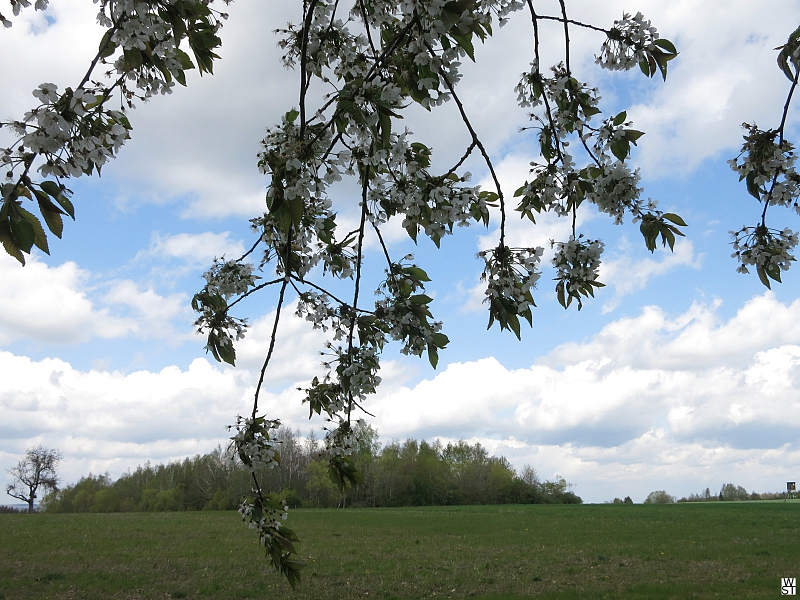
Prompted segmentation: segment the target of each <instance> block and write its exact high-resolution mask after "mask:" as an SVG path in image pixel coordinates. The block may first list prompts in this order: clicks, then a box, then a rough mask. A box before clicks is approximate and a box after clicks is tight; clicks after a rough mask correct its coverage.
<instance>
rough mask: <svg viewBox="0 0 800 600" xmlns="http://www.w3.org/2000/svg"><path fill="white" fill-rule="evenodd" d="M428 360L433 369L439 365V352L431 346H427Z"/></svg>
mask: <svg viewBox="0 0 800 600" xmlns="http://www.w3.org/2000/svg"><path fill="white" fill-rule="evenodd" d="M428 360H429V361H430V363H431V366H432V367H433V368H434V369H435V368H436V365H438V364H439V351H438V350H437V349H436V346H434V345H433V344H428Z"/></svg>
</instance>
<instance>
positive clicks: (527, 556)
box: [0, 502, 800, 600]
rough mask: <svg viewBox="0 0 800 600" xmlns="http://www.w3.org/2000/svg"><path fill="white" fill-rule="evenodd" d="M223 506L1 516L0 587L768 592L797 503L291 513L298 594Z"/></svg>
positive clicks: (776, 583)
mask: <svg viewBox="0 0 800 600" xmlns="http://www.w3.org/2000/svg"><path fill="white" fill-rule="evenodd" d="M237 517H238V515H236V513H233V512H226V513H220V512H217V513H213V512H203V513H198V512H194V513H191V512H189V513H125V514H56V515H46V514H45V515H33V516H28V515H0V599H3V600H17V599H23V598H24V599H28V598H37V599H38V598H75V599H78V598H87V599H95V598H98V599H99V598H115V599H129V598H130V599H132V598H187V599H191V598H208V599H211V598H220V599H222V598H226V599H227V598H297V599H298V600H299V599H311V600H324V599H329V598H330V599H333V598H383V599H391V598H394V599H400V598H402V599H405V598H409V599H416V598H480V599H484V600H489V599H496V600H500V599H503V600H521V599H523V598H532V597H535V598H634V599H635V598H676V599H684V598H713V597H731V596H736V597H740V598H774V597H777V596H780V577H800V503H783V502H764V503H749V502H742V503H733V502H730V503H708V504H678V505H586V506H569V505H533V506H464V507H436V508H404V509H364V510H358V509H348V510H295V511H292V512H291V521H292V527H294V528H295V529H296V530H297V531H298V533H299V535H300V537H301V539H303V540H304V542H305V543H304V544H303V545H302V547H301V548H302V549H301V555H302V557H303V558H304V559H306V560H307V561H308V562H309V566H308V567H307V568H306V570H305V571H304V576H303V584H302V586H301V587H300V588H299V589H298V590H297V591H296V592H292V591H291V589H290V588H289V586H288V584H287V583H286V582H285V581H284V580H282V579H280V578H279V577H278V576H277V575H275V573H274V572H272V571H270V570H268V569H267V567H266V562H265V560H264V558H263V553H262V551H260V550H259V548H258V546H257V545H256V543H255V535H254V534H253V532H252V531H249V530H248V529H247V528H246V527H245V526H244V525H242V524H241V522H240V521H239V520H238V518H237Z"/></svg>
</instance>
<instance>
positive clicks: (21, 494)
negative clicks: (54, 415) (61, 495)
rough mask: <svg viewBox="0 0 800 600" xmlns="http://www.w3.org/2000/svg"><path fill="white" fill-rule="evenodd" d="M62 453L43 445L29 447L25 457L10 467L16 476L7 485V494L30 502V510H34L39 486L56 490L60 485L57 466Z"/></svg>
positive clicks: (10, 471)
mask: <svg viewBox="0 0 800 600" xmlns="http://www.w3.org/2000/svg"><path fill="white" fill-rule="evenodd" d="M61 458H62V454H61V452H59V451H58V450H47V449H46V448H43V447H42V446H41V445H39V446H36V447H34V448H28V450H27V451H26V452H25V458H23V459H21V460H20V461H19V462H18V463H17V466H16V467H14V468H13V469H8V473H9V474H10V475H11V476H12V477H13V478H14V481H13V482H12V483H9V484H8V485H7V486H6V494H8V495H9V496H11V497H12V498H17V499H18V500H22V501H24V502H27V503H28V512H29V513H32V512H33V502H34V501H35V500H36V492H37V491H38V490H39V488H40V487H41V488H44V489H51V490H55V489H57V487H58V474H57V473H56V467H57V466H58V463H59V461H61Z"/></svg>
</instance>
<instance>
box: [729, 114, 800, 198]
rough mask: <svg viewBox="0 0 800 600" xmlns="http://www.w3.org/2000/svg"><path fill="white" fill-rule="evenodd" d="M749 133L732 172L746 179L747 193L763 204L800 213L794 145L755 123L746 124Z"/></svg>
mask: <svg viewBox="0 0 800 600" xmlns="http://www.w3.org/2000/svg"><path fill="white" fill-rule="evenodd" d="M744 128H745V129H746V130H747V131H748V134H747V135H746V136H745V138H744V139H745V142H744V144H743V145H742V149H741V152H740V154H739V156H738V157H736V158H734V159H731V160H729V161H728V164H729V165H730V167H731V169H733V170H734V171H735V172H736V173H738V174H739V180H740V181H741V180H745V181H746V183H747V190H748V192H750V194H751V195H752V196H754V197H755V198H757V199H758V200H760V201H761V202H765V203H768V204H770V205H779V206H794V208H795V210H796V211H798V212H799V213H800V206H799V205H798V199H799V198H800V175H798V173H797V171H796V170H795V163H796V162H797V155H796V154H795V152H794V146H793V145H792V144H791V143H790V142H789V141H787V140H784V139H780V140H776V138H778V137H779V133H778V131H776V130H772V129H770V130H766V131H762V130H760V129H758V128H757V127H756V125H755V124H753V125H749V124H747V123H745V124H744Z"/></svg>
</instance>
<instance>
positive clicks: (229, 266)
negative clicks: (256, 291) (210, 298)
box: [203, 258, 260, 300]
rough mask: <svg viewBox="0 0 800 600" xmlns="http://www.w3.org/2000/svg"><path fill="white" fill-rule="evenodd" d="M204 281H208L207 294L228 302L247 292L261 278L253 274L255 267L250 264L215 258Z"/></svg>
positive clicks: (204, 276) (204, 274) (204, 275)
mask: <svg viewBox="0 0 800 600" xmlns="http://www.w3.org/2000/svg"><path fill="white" fill-rule="evenodd" d="M203 279H205V280H206V287H205V289H206V292H208V293H212V294H218V295H219V296H222V297H223V298H225V299H226V300H227V299H228V298H230V297H231V296H240V295H242V294H244V293H245V292H247V290H248V289H250V288H251V287H253V286H254V285H255V281H256V280H257V279H260V277H258V276H257V275H254V274H253V265H251V264H249V263H243V262H240V261H236V260H228V261H225V260H220V259H217V258H215V259H214V263H213V264H212V266H211V268H210V269H209V270H208V271H206V272H205V273H203Z"/></svg>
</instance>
